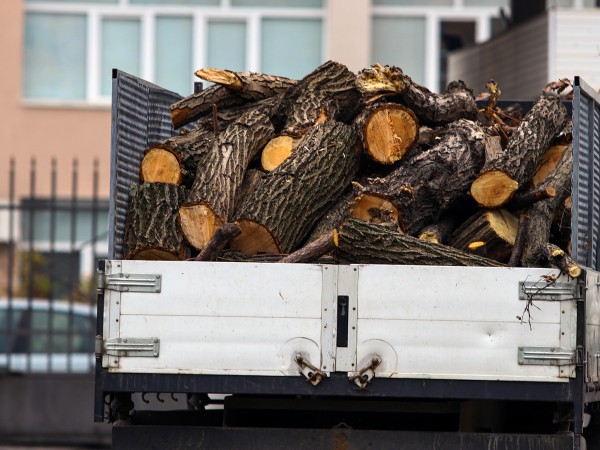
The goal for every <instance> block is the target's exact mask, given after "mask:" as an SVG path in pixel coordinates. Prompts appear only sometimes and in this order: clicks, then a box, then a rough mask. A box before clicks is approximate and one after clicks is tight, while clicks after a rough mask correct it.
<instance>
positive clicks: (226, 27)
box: [23, 0, 325, 103]
mask: <svg viewBox="0 0 600 450" xmlns="http://www.w3.org/2000/svg"><path fill="white" fill-rule="evenodd" d="M324 15H325V11H324V1H323V0H78V1H75V0H70V1H64V0H25V55H24V63H23V72H24V83H23V98H25V99H27V100H29V101H47V100H54V101H57V100H58V101H67V102H69V101H71V102H82V101H83V102H90V101H91V102H101V103H108V102H109V101H110V96H111V90H112V69H113V68H118V69H120V70H123V71H125V72H128V73H131V74H132V75H135V76H138V77H141V78H143V79H146V80H148V81H152V82H155V83H157V84H159V85H160V86H162V87H165V88H167V89H170V90H172V91H175V92H178V93H180V94H181V95H189V94H190V93H191V92H192V90H193V83H194V81H198V79H197V78H195V77H194V71H195V70H197V69H199V68H200V67H218V68H226V69H230V70H238V71H242V70H252V71H261V72H271V73H276V74H277V75H283V76H289V77H302V76H304V75H306V74H307V73H308V72H309V71H311V70H313V69H314V68H315V67H316V66H318V65H319V64H320V63H322V62H323V61H322V59H323V55H322V47H323V30H322V28H323V23H324V21H323V18H324Z"/></svg>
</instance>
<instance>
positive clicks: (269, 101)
mask: <svg viewBox="0 0 600 450" xmlns="http://www.w3.org/2000/svg"><path fill="white" fill-rule="evenodd" d="M280 100H281V97H280V96H277V97H269V98H266V99H264V100H259V101H256V102H247V103H243V104H241V105H235V106H231V107H228V108H219V107H218V106H217V104H213V108H212V110H207V112H206V113H205V114H204V115H203V116H202V117H200V118H199V119H198V120H197V121H196V126H197V128H202V129H204V130H208V131H211V132H213V133H215V134H218V133H221V132H222V131H224V130H225V129H226V128H227V127H228V126H229V125H231V124H232V123H233V122H235V121H236V120H238V119H239V118H240V117H241V116H243V115H244V114H246V113H248V112H250V111H258V112H261V113H263V114H265V115H267V116H269V117H271V118H274V117H275V114H276V112H277V110H278V108H279V102H280Z"/></svg>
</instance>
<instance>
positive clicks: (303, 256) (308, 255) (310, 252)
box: [279, 230, 337, 263]
mask: <svg viewBox="0 0 600 450" xmlns="http://www.w3.org/2000/svg"><path fill="white" fill-rule="evenodd" d="M336 242H337V231H336V230H333V233H329V234H324V235H322V236H321V237H319V238H317V239H315V240H314V241H312V242H310V243H308V244H306V245H305V246H304V247H302V248H301V249H299V250H296V251H295V252H293V253H290V254H289V255H288V256H286V257H284V258H282V259H281V261H279V262H282V263H308V262H311V261H315V260H317V259H319V258H320V257H321V256H323V255H325V254H327V253H330V252H332V251H334V250H335V249H336V247H337V246H336Z"/></svg>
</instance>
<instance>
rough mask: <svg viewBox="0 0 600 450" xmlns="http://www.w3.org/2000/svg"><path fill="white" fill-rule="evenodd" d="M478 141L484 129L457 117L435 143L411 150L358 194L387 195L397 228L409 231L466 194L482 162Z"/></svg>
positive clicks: (482, 139)
mask: <svg viewBox="0 0 600 450" xmlns="http://www.w3.org/2000/svg"><path fill="white" fill-rule="evenodd" d="M484 146H485V133H484V131H483V130H482V129H481V128H479V127H478V126H477V125H476V124H475V122H472V121H470V120H464V119H461V120H458V121H456V122H454V123H452V124H451V125H449V126H448V128H447V130H446V132H445V133H444V134H443V135H442V136H441V138H440V140H439V142H438V144H437V145H435V146H434V147H431V148H429V149H426V150H423V151H421V152H413V153H411V154H410V155H408V157H407V158H405V159H402V160H401V161H400V164H399V166H398V168H397V169H395V170H394V171H392V172H391V173H390V174H389V175H388V176H387V177H384V178H380V179H375V180H372V182H371V183H370V184H368V185H367V186H365V187H364V189H363V190H362V191H361V192H360V194H361V195H363V198H364V199H367V200H370V199H371V198H372V197H373V196H379V197H382V198H384V199H386V200H388V201H389V202H390V203H391V204H392V205H393V206H394V207H395V208H396V209H397V211H398V218H399V223H400V227H401V229H402V230H405V231H406V232H407V233H408V234H410V235H415V234H416V233H418V232H419V231H420V230H421V229H423V227H425V226H427V225H429V224H431V223H434V222H435V219H436V218H437V217H438V216H439V214H441V213H443V212H444V211H446V210H448V209H449V208H450V207H451V206H453V204H454V203H455V202H457V201H460V200H461V199H463V198H465V197H466V195H465V194H466V191H467V189H468V187H469V186H470V185H471V183H472V182H473V180H474V179H475V177H476V176H477V174H478V173H479V171H480V169H481V167H482V165H483V158H484V151H485V148H484ZM407 193H410V195H407ZM358 207H359V208H360V209H363V210H369V209H370V208H372V206H368V207H366V208H365V207H362V206H360V201H358ZM354 217H356V216H354Z"/></svg>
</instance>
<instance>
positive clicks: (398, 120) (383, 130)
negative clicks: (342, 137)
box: [355, 103, 419, 164]
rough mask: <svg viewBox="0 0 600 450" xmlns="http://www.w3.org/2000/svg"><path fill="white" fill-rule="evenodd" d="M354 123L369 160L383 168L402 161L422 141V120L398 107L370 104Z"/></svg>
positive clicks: (405, 109)
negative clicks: (420, 137) (420, 130)
mask: <svg viewBox="0 0 600 450" xmlns="http://www.w3.org/2000/svg"><path fill="white" fill-rule="evenodd" d="M355 123H356V128H357V130H358V132H359V134H360V136H361V138H362V143H363V147H364V149H365V152H366V154H367V156H368V157H369V158H371V159H372V160H373V161H375V162H378V163H380V164H393V163H395V162H396V161H399V160H400V159H402V157H403V156H404V155H405V154H406V153H407V152H408V151H409V150H410V149H412V148H413V147H414V146H415V144H416V143H417V140H418V139H419V120H418V119H417V117H416V116H415V114H414V113H413V112H412V111H411V110H410V109H408V108H406V107H404V106H402V105H398V104H397V103H374V104H371V105H369V106H367V107H366V108H364V109H363V111H362V112H361V113H360V114H359V115H358V117H357V118H356V121H355Z"/></svg>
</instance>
